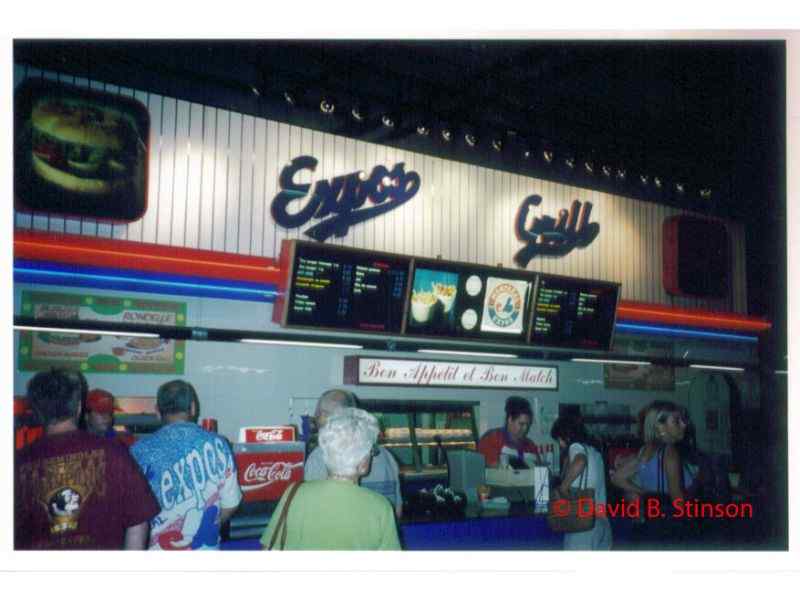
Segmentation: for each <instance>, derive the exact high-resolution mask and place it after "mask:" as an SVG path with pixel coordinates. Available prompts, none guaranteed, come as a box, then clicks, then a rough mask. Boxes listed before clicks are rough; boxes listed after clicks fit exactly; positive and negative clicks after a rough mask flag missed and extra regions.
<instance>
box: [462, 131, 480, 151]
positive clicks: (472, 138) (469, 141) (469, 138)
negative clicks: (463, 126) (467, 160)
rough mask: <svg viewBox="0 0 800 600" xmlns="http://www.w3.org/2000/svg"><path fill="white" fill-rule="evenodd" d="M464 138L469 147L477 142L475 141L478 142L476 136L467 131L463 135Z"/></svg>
mask: <svg viewBox="0 0 800 600" xmlns="http://www.w3.org/2000/svg"><path fill="white" fill-rule="evenodd" d="M464 139H465V140H466V141H467V145H468V146H469V147H470V148H474V147H475V144H477V143H478V138H476V137H475V136H474V135H472V134H471V133H467V134H465V135H464Z"/></svg>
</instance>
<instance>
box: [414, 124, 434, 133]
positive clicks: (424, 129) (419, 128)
mask: <svg viewBox="0 0 800 600" xmlns="http://www.w3.org/2000/svg"><path fill="white" fill-rule="evenodd" d="M430 132H431V130H430V128H428V127H427V126H426V125H417V133H418V134H419V135H428V134H429V133H430Z"/></svg>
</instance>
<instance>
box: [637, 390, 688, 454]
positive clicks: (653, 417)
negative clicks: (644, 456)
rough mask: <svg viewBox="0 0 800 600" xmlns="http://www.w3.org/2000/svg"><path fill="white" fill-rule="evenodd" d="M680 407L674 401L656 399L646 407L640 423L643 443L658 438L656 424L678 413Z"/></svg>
mask: <svg viewBox="0 0 800 600" xmlns="http://www.w3.org/2000/svg"><path fill="white" fill-rule="evenodd" d="M680 412H682V411H681V408H680V406H678V405H677V404H675V403H674V402H668V401H666V400H657V401H656V402H653V403H652V404H651V405H650V406H648V407H647V411H646V412H645V415H644V423H643V425H642V438H643V441H644V443H645V444H649V443H652V442H655V441H657V440H658V430H657V429H656V426H657V425H658V424H659V423H661V424H663V423H664V422H666V420H667V417H669V416H670V415H672V414H675V413H680Z"/></svg>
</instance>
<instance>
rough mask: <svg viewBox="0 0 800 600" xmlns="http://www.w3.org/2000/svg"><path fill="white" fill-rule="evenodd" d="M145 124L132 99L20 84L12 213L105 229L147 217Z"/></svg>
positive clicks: (63, 87)
mask: <svg viewBox="0 0 800 600" xmlns="http://www.w3.org/2000/svg"><path fill="white" fill-rule="evenodd" d="M149 129H150V118H149V115H148V113H147V109H146V108H145V106H144V105H143V104H141V103H140V102H138V101H137V100H134V99H132V98H127V97H124V96H117V95H113V94H107V93H102V92H97V91H93V90H87V89H82V88H78V87H74V86H68V85H64V84H60V83H57V82H53V81H46V80H41V81H38V80H27V81H25V82H23V84H22V85H20V86H19V88H18V89H17V91H16V94H15V98H14V196H15V199H16V204H17V209H19V210H32V211H40V212H46V213H53V214H60V215H65V216H77V217H92V218H95V219H100V220H106V221H112V222H130V221H135V220H137V219H140V218H141V217H142V215H143V214H144V212H145V210H146V209H147V195H146V194H147V158H148V145H147V144H148V139H149Z"/></svg>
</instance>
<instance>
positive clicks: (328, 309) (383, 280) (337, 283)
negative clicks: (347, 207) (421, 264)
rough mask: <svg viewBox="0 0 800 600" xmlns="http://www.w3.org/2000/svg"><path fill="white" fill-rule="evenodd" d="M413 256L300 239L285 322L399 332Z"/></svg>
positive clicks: (300, 324)
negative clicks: (328, 244)
mask: <svg viewBox="0 0 800 600" xmlns="http://www.w3.org/2000/svg"><path fill="white" fill-rule="evenodd" d="M409 265H410V259H409V258H406V257H400V256H393V255H382V254H375V253H366V252H361V251H358V250H350V249H345V248H338V247H336V246H319V245H315V244H303V243H300V242H297V243H296V246H295V252H294V260H293V264H292V275H291V281H290V286H289V294H288V301H287V305H286V307H285V311H286V312H285V315H286V316H285V319H284V325H289V326H293V325H296V326H310V327H326V328H333V329H353V330H358V331H363V332H377V333H400V330H401V328H402V324H403V305H404V302H405V294H406V283H407V281H408V271H409Z"/></svg>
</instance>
